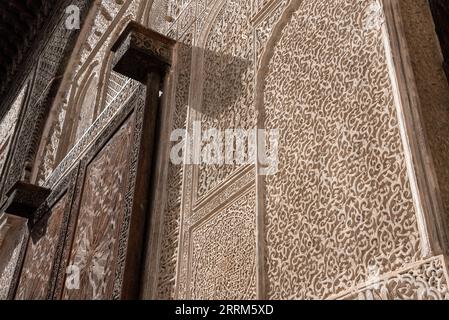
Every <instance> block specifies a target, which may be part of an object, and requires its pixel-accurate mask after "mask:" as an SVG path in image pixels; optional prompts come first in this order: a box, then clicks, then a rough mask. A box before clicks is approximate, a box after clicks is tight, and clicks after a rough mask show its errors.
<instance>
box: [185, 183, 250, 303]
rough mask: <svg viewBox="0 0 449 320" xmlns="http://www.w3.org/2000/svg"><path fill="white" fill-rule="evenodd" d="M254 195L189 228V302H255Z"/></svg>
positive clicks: (243, 198) (247, 196) (248, 193)
mask: <svg viewBox="0 0 449 320" xmlns="http://www.w3.org/2000/svg"><path fill="white" fill-rule="evenodd" d="M255 205H256V204H255V192H254V191H253V190H251V191H250V192H247V193H246V194H245V195H244V196H243V197H241V198H240V199H238V200H237V201H235V203H234V204H232V205H231V206H230V207H228V208H225V209H222V210H220V211H219V212H217V213H215V214H213V215H212V216H211V217H209V218H208V219H206V220H205V221H204V222H202V223H200V224H199V225H198V226H197V227H193V228H192V236H191V246H192V257H191V259H192V262H191V263H192V267H191V277H190V279H191V280H190V281H191V283H190V295H191V296H190V298H192V299H218V300H221V299H234V300H235V299H237V300H238V299H255V298H256V289H255V288H256V234H255V233H256V231H255V214H254V210H255V209H254V208H255Z"/></svg>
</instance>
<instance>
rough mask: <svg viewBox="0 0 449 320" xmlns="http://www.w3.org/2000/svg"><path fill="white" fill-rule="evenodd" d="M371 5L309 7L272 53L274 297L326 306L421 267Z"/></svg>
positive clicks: (269, 226)
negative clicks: (373, 277) (364, 285)
mask: <svg viewBox="0 0 449 320" xmlns="http://www.w3.org/2000/svg"><path fill="white" fill-rule="evenodd" d="M371 3H372V2H371V1H356V2H354V1H352V0H348V1H338V2H337V1H325V0H324V1H300V2H298V8H297V9H296V10H295V12H294V13H293V14H292V16H291V18H289V21H288V22H287V24H286V26H285V27H284V28H283V30H282V32H281V34H280V38H279V40H278V42H277V43H276V46H275V48H273V49H272V57H271V59H270V62H269V64H268V66H267V69H268V70H267V71H266V76H265V78H264V80H263V81H264V84H265V87H264V92H263V98H264V101H263V108H264V113H265V114H264V115H265V119H264V126H265V127H266V128H279V129H280V141H279V144H280V150H279V161H280V170H279V173H278V174H276V175H273V176H267V177H266V179H265V187H266V194H265V208H266V244H267V256H266V263H267V272H268V279H269V280H268V296H269V297H270V298H278V299H292V298H293V299H294V298H297V299H298V298H326V297H328V296H329V295H333V294H338V293H340V292H342V291H345V290H347V289H349V288H351V287H353V286H355V285H357V284H359V283H360V282H363V281H365V279H366V277H367V270H368V267H369V266H377V267H378V268H379V271H380V272H381V273H382V274H383V273H386V272H389V271H393V270H396V269H398V268H400V267H403V266H404V265H405V264H407V263H410V262H415V261H416V260H417V259H419V257H420V242H419V233H418V227H417V223H416V216H415V209H414V206H413V199H412V193H411V189H410V186H409V179H408V176H407V171H406V164H405V157H404V155H403V154H404V150H403V147H402V143H401V137H400V132H399V128H398V121H397V120H396V110H395V107H394V99H393V94H392V86H391V83H390V80H389V74H388V67H387V60H386V58H385V50H384V46H383V41H382V34H381V32H380V28H379V27H380V26H373V27H371V26H368V25H367V21H368V19H370V17H369V13H370V12H369V11H368V10H367V8H368V7H369V5H370V4H371ZM348 13H349V14H348ZM298 30H301V32H298ZM280 88H282V90H280ZM392 230H395V232H392Z"/></svg>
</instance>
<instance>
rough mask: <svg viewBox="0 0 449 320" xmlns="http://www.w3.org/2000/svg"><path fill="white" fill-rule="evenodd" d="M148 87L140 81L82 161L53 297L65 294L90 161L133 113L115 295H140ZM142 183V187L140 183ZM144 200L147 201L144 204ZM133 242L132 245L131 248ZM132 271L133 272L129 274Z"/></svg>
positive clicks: (144, 210) (114, 287)
mask: <svg viewBox="0 0 449 320" xmlns="http://www.w3.org/2000/svg"><path fill="white" fill-rule="evenodd" d="M146 91H147V90H146V87H145V86H143V85H139V86H138V87H137V88H136V89H135V90H134V92H133V94H132V96H131V98H130V99H129V100H128V101H127V103H126V104H125V106H124V107H123V108H122V109H120V111H119V112H118V113H117V114H116V115H115V117H114V118H113V119H112V120H111V122H110V123H109V125H108V126H107V127H106V129H105V130H104V131H103V132H102V134H101V135H100V136H99V137H98V138H97V139H96V140H95V141H94V143H93V144H92V145H91V146H90V148H89V150H88V151H87V153H86V154H85V156H84V157H83V158H82V159H81V161H80V173H79V176H78V180H77V186H76V191H75V197H74V204H73V207H72V210H71V218H70V222H69V227H68V232H67V235H66V238H65V247H64V249H63V253H62V258H61V262H60V266H59V271H58V275H57V278H56V285H55V291H54V294H53V299H60V298H61V297H62V294H63V285H64V279H65V267H66V265H67V263H68V262H69V259H70V253H71V247H72V242H73V240H74V239H73V238H74V234H75V231H76V224H77V220H78V216H79V209H80V203H81V198H82V194H83V185H84V181H85V178H86V170H87V167H88V165H89V164H90V163H91V162H92V161H93V160H94V158H95V156H96V155H97V154H98V153H99V152H100V151H101V150H102V149H103V147H104V146H105V145H106V144H107V143H108V141H109V140H110V139H111V138H112V137H113V135H114V134H115V133H116V132H117V130H119V129H120V128H121V126H122V124H123V123H125V121H126V120H127V119H129V117H131V116H132V115H133V114H134V115H135V120H134V121H135V122H134V124H133V136H132V142H131V146H130V153H129V157H130V158H129V168H128V184H127V190H125V192H124V193H123V194H125V195H126V196H125V199H124V202H125V205H124V210H125V212H124V216H123V225H122V227H121V230H120V237H119V246H118V247H119V249H118V250H119V252H118V258H117V262H116V263H117V264H116V269H115V279H114V286H113V293H112V297H111V298H112V299H114V300H115V299H129V298H135V297H137V295H138V286H139V283H138V280H139V277H136V276H135V275H136V274H139V270H140V258H141V257H140V254H139V252H140V251H141V253H143V250H141V246H142V243H143V232H144V229H143V227H144V220H145V215H146V202H147V200H146V196H147V193H146V191H147V190H145V188H144V189H141V188H140V185H139V184H140V183H142V181H141V180H143V179H144V178H145V177H148V176H147V174H148V172H149V170H150V166H149V165H148V162H147V161H145V159H144V156H145V152H142V151H141V150H142V144H147V143H148V140H149V139H151V138H152V137H151V136H148V135H145V134H144V131H145V128H144V125H143V124H144V117H145V113H146V109H147V108H146V99H145V98H146ZM137 186H139V187H137ZM142 204H144V205H142ZM129 246H132V248H133V249H128V248H129ZM129 275H131V276H129Z"/></svg>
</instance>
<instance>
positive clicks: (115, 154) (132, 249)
mask: <svg viewBox="0 0 449 320" xmlns="http://www.w3.org/2000/svg"><path fill="white" fill-rule="evenodd" d="M146 99H147V91H146V88H145V86H143V85H139V86H138V87H136V89H135V90H134V91H133V93H132V95H131V97H130V98H129V99H128V100H127V101H126V102H125V104H124V105H123V106H122V108H120V110H119V111H118V112H117V114H116V115H115V116H114V117H113V118H112V119H111V121H110V122H109V124H108V125H107V127H106V128H105V129H104V130H103V132H102V133H101V134H100V135H99V136H98V137H97V138H95V140H93V141H92V143H91V146H90V147H89V149H88V150H87V152H86V154H85V155H84V156H83V158H82V159H81V162H80V174H79V177H78V181H77V183H76V191H75V198H74V202H73V208H72V211H71V212H72V213H71V219H70V222H69V227H68V232H67V235H66V238H65V245H64V249H63V253H62V258H61V263H60V268H59V273H58V276H57V283H56V288H55V291H54V295H53V298H54V299H61V298H62V299H70V300H78V299H130V298H137V294H138V289H139V281H138V280H139V274H138V273H139V270H140V259H141V254H142V242H143V234H144V225H145V214H146V211H145V210H146V208H147V200H146V199H147V181H148V180H149V175H150V169H151V168H150V164H151V161H148V159H151V154H150V153H149V150H152V148H151V146H152V141H153V140H152V138H153V131H152V129H154V121H153V120H154V119H155V118H154V115H155V110H153V109H152V108H150V106H154V105H153V104H148V108H146V106H147V104H146ZM144 123H145V126H144ZM66 270H68V272H67V273H66Z"/></svg>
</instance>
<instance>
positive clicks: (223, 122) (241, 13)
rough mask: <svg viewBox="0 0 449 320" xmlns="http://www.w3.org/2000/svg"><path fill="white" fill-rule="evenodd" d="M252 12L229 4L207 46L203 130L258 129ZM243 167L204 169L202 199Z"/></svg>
mask: <svg viewBox="0 0 449 320" xmlns="http://www.w3.org/2000/svg"><path fill="white" fill-rule="evenodd" d="M250 12H251V9H250V4H249V3H247V2H240V1H226V3H225V4H224V6H223V8H222V9H221V11H220V12H219V14H218V16H217V18H216V19H215V22H214V24H213V26H212V29H211V30H210V33H209V36H208V38H207V41H206V44H205V45H204V47H205V53H204V75H203V77H204V85H203V92H202V96H203V101H202V106H201V121H202V125H203V130H208V129H211V128H217V129H220V130H226V129H233V128H236V129H251V128H255V126H256V119H255V112H254V104H253V93H254V70H253V59H254V56H253V52H254V49H253V41H252V39H253V32H252V26H251V24H250V18H249V16H250V14H251V13H250ZM230 21H232V23H230ZM193 107H195V106H193ZM223 139H224V138H223ZM223 142H224V141H223ZM222 156H223V157H224V155H223V154H222ZM240 167H241V166H239V165H238V164H237V163H234V164H225V165H210V164H209V165H200V166H199V170H198V171H199V172H198V198H200V197H203V196H205V195H207V194H208V192H209V191H211V190H212V189H213V188H215V187H217V186H218V185H220V184H221V183H223V182H224V181H225V180H226V179H227V178H229V177H230V176H231V175H232V174H233V173H234V172H235V171H236V170H238V169H239V168H240Z"/></svg>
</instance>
